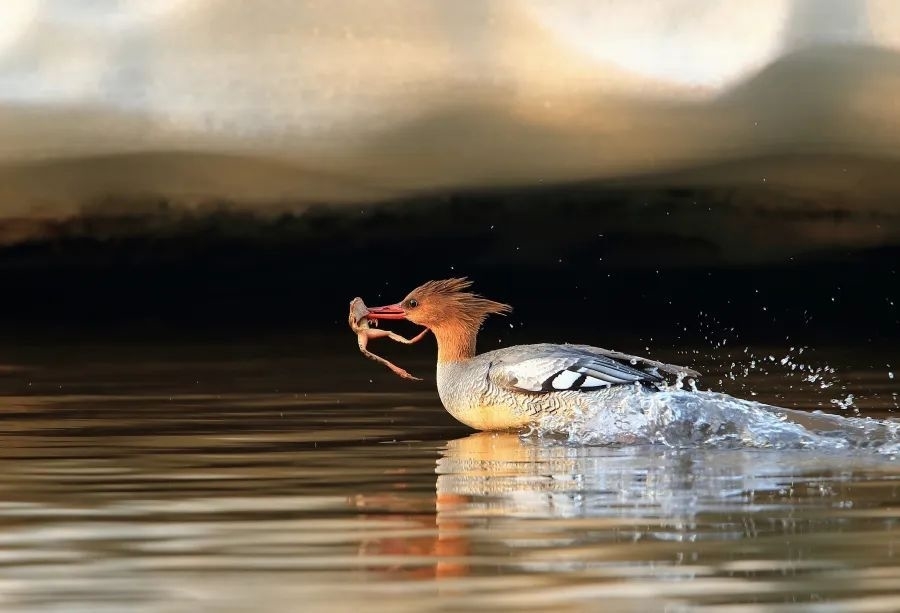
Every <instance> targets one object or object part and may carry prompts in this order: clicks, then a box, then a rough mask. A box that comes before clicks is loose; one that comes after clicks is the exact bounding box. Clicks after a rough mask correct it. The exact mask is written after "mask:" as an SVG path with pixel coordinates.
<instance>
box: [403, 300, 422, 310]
mask: <svg viewBox="0 0 900 613" xmlns="http://www.w3.org/2000/svg"><path fill="white" fill-rule="evenodd" d="M406 305H407V306H408V307H409V308H411V309H414V308H416V307H417V306H419V301H418V300H416V299H415V298H413V299H412V300H410V301H409V302H407V303H406Z"/></svg>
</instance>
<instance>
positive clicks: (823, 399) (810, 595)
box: [0, 343, 900, 612]
mask: <svg viewBox="0 0 900 613" xmlns="http://www.w3.org/2000/svg"><path fill="white" fill-rule="evenodd" d="M350 344H351V345H352V343H350ZM298 353H302V352H298ZM760 353H764V352H762V351H760ZM295 355H296V354H295V353H293V352H292V351H291V350H290V349H285V348H282V349H279V350H272V349H271V348H269V349H260V350H252V351H251V350H247V349H246V348H235V347H216V348H194V349H191V350H186V349H181V350H178V349H171V348H156V349H153V350H150V349H147V350H133V349H129V350H124V349H122V348H119V349H115V348H112V349H110V348H94V349H90V350H88V349H78V350H76V349H72V348H70V349H68V350H64V349H59V348H55V349H53V350H48V349H46V348H44V349H40V348H39V349H35V350H33V351H30V350H25V349H19V350H16V351H12V350H10V351H9V352H8V355H7V357H5V358H4V360H5V362H4V366H3V368H2V371H0V386H2V392H3V394H4V395H3V397H2V399H0V402H2V407H3V410H2V412H0V438H2V444H0V456H2V457H0V462H2V467H3V470H2V473H0V489H2V497H0V607H2V609H3V610H4V611H122V610H129V611H197V610H209V609H215V610H223V611H246V610H260V611H279V610H323V611H324V610H328V611H340V610H365V611H432V610H433V611H451V610H462V609H468V610H482V609H486V608H490V609H495V610H510V611H521V610H553V611H581V610H585V611H588V610H592V611H593V610H611V611H612V610H615V611H651V610H664V609H665V610H671V611H679V610H708V611H735V612H744V611H757V610H761V608H760V607H762V608H765V609H766V610H776V611H779V610H784V611H794V610H797V611H800V610H804V611H807V610H814V611H815V610H821V611H826V610H827V611H835V610H839V611H840V610H866V611H895V610H898V609H900V559H898V555H900V463H898V462H900V460H898V459H897V458H896V457H895V456H893V455H891V454H885V453H876V452H873V451H871V450H865V449H833V448H823V449H818V448H803V449H766V448H741V447H738V448H723V449H719V448H714V447H712V448H711V447H709V446H706V447H703V446H700V447H691V446H682V447H670V446H666V445H659V444H657V445H646V444H641V445H614V446H609V445H579V444H572V443H571V442H569V441H567V440H566V438H565V437H553V436H528V437H520V436H518V435H515V434H480V433H472V432H471V431H470V430H468V429H467V428H465V427H463V426H461V425H459V424H457V423H455V422H454V421H453V419H452V418H450V417H449V416H448V415H447V414H446V413H445V412H444V411H443V410H442V409H441V407H440V406H439V404H438V401H437V397H436V394H435V393H434V391H433V389H432V384H429V383H427V382H426V383H423V384H408V382H401V381H399V380H397V381H395V380H394V379H392V377H393V376H392V375H390V373H387V371H384V372H382V371H381V370H379V367H378V366H377V365H374V364H371V363H369V362H368V361H365V360H363V359H362V358H361V357H359V356H358V355H354V354H352V353H348V354H346V355H341V356H334V357H328V358H323V357H321V356H317V357H306V358H297V357H295ZM407 365H408V364H406V363H404V366H407ZM712 367H713V368H715V365H713V366H712ZM427 369H428V367H427V366H426V365H425V364H419V365H415V368H414V367H412V366H411V367H410V370H412V371H414V372H416V371H418V372H417V374H423V375H424V374H427ZM726 370H727V369H726ZM782 375H783V373H779V372H774V370H773V372H769V373H767V374H765V375H761V374H758V373H757V375H756V376H754V374H753V373H751V374H750V375H749V376H748V377H744V378H742V379H741V380H740V381H735V382H733V383H732V388H731V389H729V391H732V392H733V393H735V394H738V392H743V393H746V395H747V396H748V397H750V396H749V394H750V390H751V389H752V391H753V393H754V394H756V395H755V396H753V397H752V398H753V399H754V400H761V401H764V402H770V403H774V404H780V405H781V406H786V407H792V408H798V409H803V410H808V409H816V408H830V409H835V411H836V412H841V411H840V409H838V408H837V405H835V404H832V403H831V402H830V399H831V398H839V399H843V398H845V397H846V396H847V395H848V394H850V393H854V394H855V395H856V397H857V400H856V402H855V403H854V406H855V408H857V409H859V411H860V414H859V415H857V414H856V413H855V412H854V410H853V407H851V408H850V409H846V410H845V411H844V413H847V414H849V415H852V416H853V417H863V418H864V417H866V416H873V417H877V418H879V419H882V418H886V417H887V418H890V417H891V414H890V413H889V411H890V410H891V409H892V403H893V402H894V400H893V399H894V398H895V397H894V396H892V394H893V393H894V392H896V386H895V385H894V383H893V381H894V380H893V379H889V378H888V376H887V373H886V370H885V369H883V368H869V367H866V366H861V367H859V368H858V369H856V370H853V369H851V368H839V369H838V372H837V373H836V375H835V376H836V377H838V378H839V379H840V381H839V382H838V383H836V384H835V386H834V387H829V388H826V389H821V388H818V387H813V386H805V387H804V386H802V385H799V384H798V383H797V380H796V378H794V379H791V378H788V377H787V376H782ZM729 381H730V379H728V377H727V374H726V376H725V382H726V384H728V382H729ZM711 383H715V378H714V379H713V381H711ZM741 386H744V389H743V390H741V389H740V388H741ZM791 386H793V387H791ZM892 386H893V387H892Z"/></svg>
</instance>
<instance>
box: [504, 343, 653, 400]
mask: <svg viewBox="0 0 900 613" xmlns="http://www.w3.org/2000/svg"><path fill="white" fill-rule="evenodd" d="M592 349H594V348H590V347H586V346H579V345H523V346H518V347H511V348H509V349H507V350H500V351H498V352H496V356H495V357H493V359H492V360H491V365H490V368H489V369H488V379H489V380H490V381H491V382H492V383H494V384H495V385H497V386H499V387H502V388H505V389H509V390H514V391H520V392H532V393H546V392H561V391H583V392H587V391H594V390H598V389H603V388H605V387H610V386H613V385H623V384H629V383H635V382H647V383H660V382H662V381H663V377H662V376H661V375H659V374H658V372H657V371H656V369H655V367H651V368H650V369H648V370H642V369H639V368H636V367H635V366H633V365H632V364H631V363H630V362H631V360H630V359H629V360H626V359H621V358H615V357H612V356H609V355H605V354H604V353H600V352H597V351H596V350H594V351H592ZM600 351H603V350H600ZM619 355H624V354H619ZM627 357H628V358H631V356H627ZM635 364H637V361H636V360H635Z"/></svg>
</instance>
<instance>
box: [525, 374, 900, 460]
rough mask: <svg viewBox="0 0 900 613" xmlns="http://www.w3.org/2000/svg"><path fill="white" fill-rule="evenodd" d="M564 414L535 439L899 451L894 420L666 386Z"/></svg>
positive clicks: (613, 396) (621, 392)
mask: <svg viewBox="0 0 900 613" xmlns="http://www.w3.org/2000/svg"><path fill="white" fill-rule="evenodd" d="M597 397H598V398H599V400H598V402H596V403H594V404H593V405H591V407H589V408H588V409H587V410H585V411H582V412H581V413H580V414H578V415H577V416H576V417H575V419H571V416H568V417H565V416H555V415H549V416H546V417H544V418H542V419H541V420H540V421H539V422H538V423H537V424H536V425H535V426H534V429H533V431H532V432H533V433H535V434H538V435H544V434H553V433H564V434H566V435H567V436H568V438H569V440H570V441H571V442H575V443H579V444H641V443H657V444H663V445H667V446H670V447H696V446H701V447H712V448H731V447H751V448H779V449H806V448H814V449H830V450H838V449H860V448H866V449H874V450H877V451H878V452H879V453H882V454H886V455H897V454H898V453H900V420H896V419H888V420H879V419H872V418H860V417H843V416H840V415H829V414H825V413H821V412H813V413H809V412H805V411H796V410H792V409H784V408H781V407H776V406H772V405H767V404H763V403H759V402H754V401H749V400H742V399H740V398H735V397H733V396H729V395H728V394H724V393H720V392H710V391H697V390H696V389H695V388H694V389H685V388H684V387H683V386H682V385H679V384H676V385H675V386H673V387H670V388H667V389H663V390H661V391H654V390H650V389H646V388H642V387H637V386H635V387H631V386H621V387H618V388H616V387H614V388H610V389H608V390H604V391H603V392H598V393H597Z"/></svg>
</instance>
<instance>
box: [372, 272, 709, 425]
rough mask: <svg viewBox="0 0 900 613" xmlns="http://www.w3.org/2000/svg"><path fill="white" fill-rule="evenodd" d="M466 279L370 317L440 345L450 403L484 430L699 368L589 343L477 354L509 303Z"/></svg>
mask: <svg viewBox="0 0 900 613" xmlns="http://www.w3.org/2000/svg"><path fill="white" fill-rule="evenodd" d="M471 285H472V283H471V282H470V281H469V280H468V279H465V278H460V279H444V280H441V281H428V282H427V283H424V284H422V285H420V286H419V287H417V288H416V289H414V290H413V291H411V292H410V293H409V294H408V295H407V296H406V298H404V299H403V300H402V301H400V302H398V303H397V304H393V305H388V306H382V307H374V308H369V313H368V315H367V316H368V317H369V318H370V319H406V320H409V321H411V322H413V323H416V324H419V325H422V326H425V327H426V328H428V329H430V330H431V331H432V332H433V333H434V336H435V338H436V339H437V344H438V356H437V388H438V395H439V396H440V399H441V403H442V404H443V405H444V408H445V409H447V411H448V412H449V413H450V414H451V415H453V417H455V418H456V419H458V420H459V421H461V422H462V423H464V424H466V425H468V426H471V427H472V428H475V429H477V430H510V429H517V428H522V427H525V426H528V425H529V424H531V423H534V422H536V421H538V420H539V419H540V418H541V417H543V416H546V415H555V416H566V415H572V416H574V415H577V414H578V412H579V411H581V410H584V409H587V408H589V407H591V406H597V405H598V404H601V403H602V402H603V400H604V397H605V396H606V395H607V394H606V393H605V392H608V389H607V388H610V387H613V386H621V385H626V384H628V385H635V384H637V385H654V384H659V383H663V382H664V378H663V376H662V375H661V374H660V372H667V373H671V374H678V375H682V376H697V375H698V373H696V372H695V371H693V370H691V369H689V368H684V367H681V366H674V365H671V364H664V363H662V362H657V361H655V360H649V359H647V358H642V357H639V356H633V355H628V354H624V353H619V352H617V351H610V350H608V349H601V348H599V347H590V346H588V345H569V344H564V345H556V344H549V343H542V344H537V345H517V346H513V347H506V348H503V349H496V350H494V351H488V352H486V353H482V354H478V355H476V353H475V342H476V338H477V336H478V331H479V329H480V328H481V325H482V324H483V323H484V320H485V319H487V317H488V315H491V314H501V315H502V314H506V313H509V312H510V311H511V310H512V307H510V306H509V305H507V304H503V303H500V302H494V301H493V300H488V299H487V298H483V297H481V296H479V295H477V294H473V293H471V292H469V291H466V290H467V289H468V288H469V287H470V286H471Z"/></svg>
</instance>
